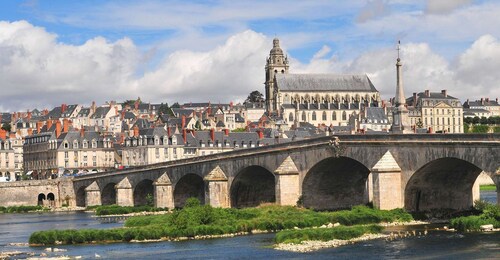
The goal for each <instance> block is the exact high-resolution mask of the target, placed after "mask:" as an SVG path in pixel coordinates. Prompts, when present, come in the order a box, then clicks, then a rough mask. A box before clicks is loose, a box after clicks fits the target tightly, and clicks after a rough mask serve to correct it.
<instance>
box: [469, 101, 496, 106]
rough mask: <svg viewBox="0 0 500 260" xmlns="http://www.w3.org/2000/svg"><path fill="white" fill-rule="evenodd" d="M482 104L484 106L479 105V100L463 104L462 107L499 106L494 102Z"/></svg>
mask: <svg viewBox="0 0 500 260" xmlns="http://www.w3.org/2000/svg"><path fill="white" fill-rule="evenodd" d="M483 102H484V104H483V103H481V100H476V101H469V102H468V103H467V102H465V103H464V107H483V106H484V107H486V106H488V107H490V106H500V104H498V102H497V101H496V100H489V101H486V100H484V101H483Z"/></svg>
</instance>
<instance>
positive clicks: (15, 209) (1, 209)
mask: <svg viewBox="0 0 500 260" xmlns="http://www.w3.org/2000/svg"><path fill="white" fill-rule="evenodd" d="M39 210H47V209H45V208H44V207H42V206H12V207H0V213H26V212H31V211H39Z"/></svg>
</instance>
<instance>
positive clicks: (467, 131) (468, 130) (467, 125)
mask: <svg viewBox="0 0 500 260" xmlns="http://www.w3.org/2000/svg"><path fill="white" fill-rule="evenodd" d="M470 132H471V127H470V126H469V124H464V133H465V134H467V133H470Z"/></svg>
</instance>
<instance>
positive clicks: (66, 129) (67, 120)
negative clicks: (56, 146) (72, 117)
mask: <svg viewBox="0 0 500 260" xmlns="http://www.w3.org/2000/svg"><path fill="white" fill-rule="evenodd" d="M68 130H69V119H67V118H65V119H64V120H63V133H67V132H68Z"/></svg>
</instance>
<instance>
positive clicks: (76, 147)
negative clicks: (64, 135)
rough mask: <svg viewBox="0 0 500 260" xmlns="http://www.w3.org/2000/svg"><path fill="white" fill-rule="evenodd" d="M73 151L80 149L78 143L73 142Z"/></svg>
mask: <svg viewBox="0 0 500 260" xmlns="http://www.w3.org/2000/svg"><path fill="white" fill-rule="evenodd" d="M73 149H78V141H77V140H75V141H73Z"/></svg>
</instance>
